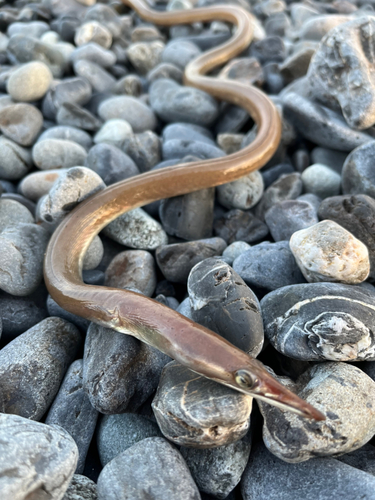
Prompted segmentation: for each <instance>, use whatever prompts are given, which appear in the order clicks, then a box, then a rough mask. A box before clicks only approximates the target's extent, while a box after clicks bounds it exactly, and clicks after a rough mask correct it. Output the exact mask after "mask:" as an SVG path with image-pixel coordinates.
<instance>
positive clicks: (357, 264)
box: [290, 220, 370, 285]
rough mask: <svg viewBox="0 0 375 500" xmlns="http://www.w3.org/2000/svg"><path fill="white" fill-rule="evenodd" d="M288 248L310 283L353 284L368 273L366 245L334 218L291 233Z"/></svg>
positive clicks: (360, 280)
mask: <svg viewBox="0 0 375 500" xmlns="http://www.w3.org/2000/svg"><path fill="white" fill-rule="evenodd" d="M290 249H291V250H292V252H293V255H294V257H295V259H296V261H297V264H298V266H299V268H300V269H301V271H302V274H303V275H304V276H305V278H306V280H307V281H309V282H310V283H314V282H318V281H335V282H340V283H346V284H348V285H355V284H358V283H361V282H362V281H365V279H366V278H367V276H368V274H369V272H370V260H369V254H368V250H367V247H366V246H365V245H364V244H363V243H362V242H361V241H359V240H357V238H356V237H355V236H353V235H352V234H351V233H350V232H349V231H347V230H346V229H344V228H343V227H341V226H340V225H339V224H337V223H336V222H334V221H330V220H325V221H322V222H319V223H318V224H314V225H313V226H310V227H308V228H306V229H301V230H300V231H297V232H295V233H294V234H293V235H292V237H291V238H290Z"/></svg>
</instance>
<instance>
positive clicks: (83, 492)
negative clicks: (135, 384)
mask: <svg viewBox="0 0 375 500" xmlns="http://www.w3.org/2000/svg"><path fill="white" fill-rule="evenodd" d="M79 1H80V2H82V0H79ZM85 1H87V0H85ZM62 500H98V493H97V487H96V484H95V483H94V481H91V479H89V478H88V477H86V476H81V475H80V474H74V476H73V477H72V480H71V482H70V484H69V486H68V489H67V490H66V492H65V495H64V496H63V497H62Z"/></svg>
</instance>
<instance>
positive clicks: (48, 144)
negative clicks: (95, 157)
mask: <svg viewBox="0 0 375 500" xmlns="http://www.w3.org/2000/svg"><path fill="white" fill-rule="evenodd" d="M86 156H87V152H86V150H85V149H84V148H83V147H82V146H80V145H79V144H77V143H76V142H73V141H67V140H64V139H44V140H43V141H38V142H37V143H36V144H35V145H34V147H33V149H32V157H33V161H34V163H35V165H36V166H37V167H38V168H40V169H41V170H53V169H59V168H71V167H76V166H77V165H83V164H84V162H85V159H86Z"/></svg>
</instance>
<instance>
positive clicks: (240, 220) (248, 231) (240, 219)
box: [214, 209, 269, 243]
mask: <svg viewBox="0 0 375 500" xmlns="http://www.w3.org/2000/svg"><path fill="white" fill-rule="evenodd" d="M268 232H269V231H268V227H267V226H266V224H264V222H262V221H261V220H260V219H258V218H257V217H255V215H253V214H252V213H251V212H243V211H242V210H238V209H235V210H230V211H229V212H227V213H226V214H224V215H223V216H222V217H219V218H218V219H216V220H215V221H214V233H215V235H216V236H219V237H220V238H223V239H224V240H225V241H227V242H228V243H233V242H235V241H245V242H247V243H254V242H256V241H259V240H261V239H263V238H264V237H265V236H267V234H268Z"/></svg>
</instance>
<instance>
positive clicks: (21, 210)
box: [0, 198, 35, 233]
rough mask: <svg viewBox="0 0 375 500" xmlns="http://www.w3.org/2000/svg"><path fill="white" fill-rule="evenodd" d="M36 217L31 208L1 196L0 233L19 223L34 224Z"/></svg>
mask: <svg viewBox="0 0 375 500" xmlns="http://www.w3.org/2000/svg"><path fill="white" fill-rule="evenodd" d="M34 222H35V221H34V217H33V216H32V214H31V212H30V210H28V209H27V208H26V207H25V206H24V205H21V203H18V202H17V201H14V200H7V199H4V198H0V233H1V232H2V231H3V230H4V229H6V228H8V227H12V226H15V225H17V224H19V223H26V224H32V223H34Z"/></svg>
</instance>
